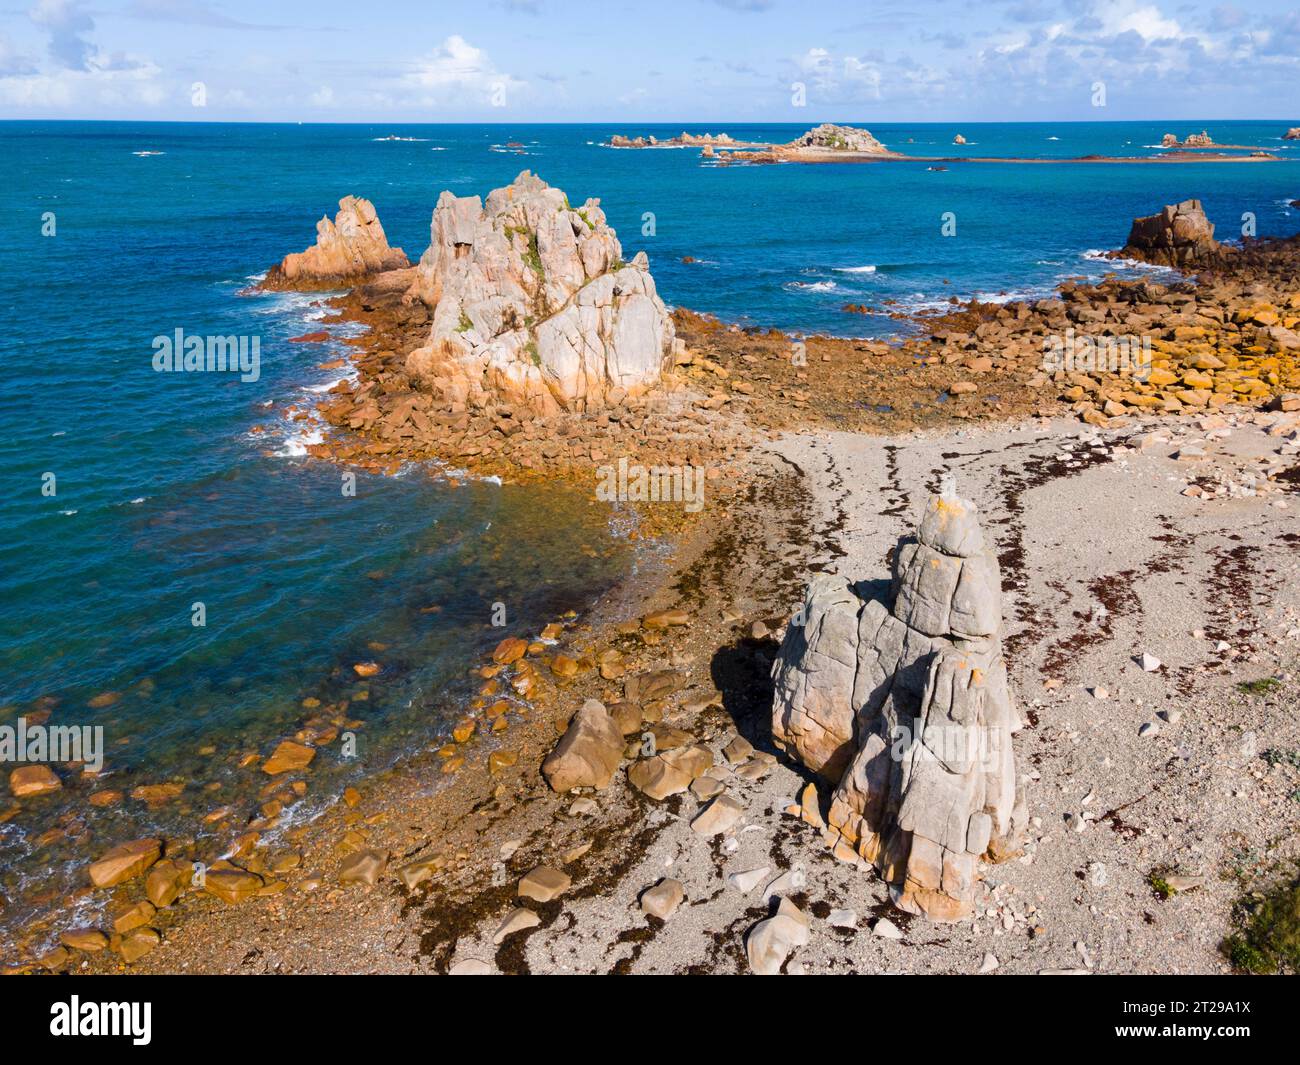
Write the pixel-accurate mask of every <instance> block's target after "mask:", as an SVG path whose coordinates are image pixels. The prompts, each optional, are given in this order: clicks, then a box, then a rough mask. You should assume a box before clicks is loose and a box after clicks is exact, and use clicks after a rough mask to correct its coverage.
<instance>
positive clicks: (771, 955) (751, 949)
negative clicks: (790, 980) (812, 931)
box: [745, 899, 808, 976]
mask: <svg viewBox="0 0 1300 1065" xmlns="http://www.w3.org/2000/svg"><path fill="white" fill-rule="evenodd" d="M807 942H808V918H807V917H806V916H805V915H804V913H803V911H802V910H800V909H799V907H798V906H796V905H795V904H794V903H793V902H791V901H790V900H789V899H782V900H781V903H780V905H779V906H778V907H777V911H776V914H775V915H774V916H772V917H769V918H767V919H766V920H764V921H759V922H758V924H756V925H754V927H753V928H751V929H750V930H749V935H748V936H746V937H745V954H746V956H747V957H748V959H749V967H750V969H752V970H753V971H754V972H755V973H756V974H758V975H759V976H776V975H777V974H779V973H780V972H781V966H783V965H784V964H785V962H786V959H787V958H789V956H790V954H791V952H792V951H794V950H796V949H797V948H799V947H802V946H804V945H805V944H807Z"/></svg>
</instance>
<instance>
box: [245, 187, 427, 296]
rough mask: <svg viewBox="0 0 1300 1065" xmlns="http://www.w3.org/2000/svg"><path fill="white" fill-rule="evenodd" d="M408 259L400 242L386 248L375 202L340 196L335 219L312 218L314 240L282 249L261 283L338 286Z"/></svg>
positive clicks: (285, 286) (404, 264) (394, 267)
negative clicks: (304, 247) (303, 246)
mask: <svg viewBox="0 0 1300 1065" xmlns="http://www.w3.org/2000/svg"><path fill="white" fill-rule="evenodd" d="M410 265H411V261H410V260H409V259H408V258H407V257H406V253H405V252H403V251H402V249H401V248H390V247H389V246H388V238H387V237H386V236H385V235H384V227H383V226H382V225H380V224H379V215H378V214H376V213H375V205H374V204H373V203H371V202H370V201H369V200H362V199H358V198H357V197H355V196H344V197H343V199H341V200H339V213H338V214H337V215H335V216H334V221H333V222H331V221H330V220H329V218H322V219H321V220H320V221H319V222H317V223H316V243H315V244H313V245H312V246H311V247H310V248H308V249H307V250H306V251H302V252H293V253H292V254H290V255H286V256H285V257H284V259H283V261H282V262H280V263H279V264H278V265H276V266H273V267H271V269H270V270H268V271H267V274H266V279H265V280H264V281H263V282H262V287H263V288H271V289H320V288H339V287H344V286H350V285H354V284H357V283H359V282H362V281H366V280H368V279H369V278H371V277H372V276H373V275H375V274H379V273H383V272H384V271H387V270H401V269H404V268H406V267H408V266H410Z"/></svg>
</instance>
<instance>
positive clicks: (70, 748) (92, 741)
mask: <svg viewBox="0 0 1300 1065" xmlns="http://www.w3.org/2000/svg"><path fill="white" fill-rule="evenodd" d="M9 762H83V763H85V765H86V768H88V769H89V770H90V771H91V772H92V773H98V772H99V771H100V770H101V769H103V768H104V726H103V725H93V726H92V725H29V724H27V718H25V717H20V718H19V719H18V724H17V725H0V763H9Z"/></svg>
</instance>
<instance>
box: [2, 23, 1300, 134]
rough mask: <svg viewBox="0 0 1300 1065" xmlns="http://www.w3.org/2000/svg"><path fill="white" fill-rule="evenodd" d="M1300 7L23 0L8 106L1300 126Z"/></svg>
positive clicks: (418, 117) (71, 114)
mask: <svg viewBox="0 0 1300 1065" xmlns="http://www.w3.org/2000/svg"><path fill="white" fill-rule="evenodd" d="M5 2H6V0H0V3H5ZM8 2H9V3H13V0H8ZM1298 5H1300V0H1296V2H1291V3H1288V2H1283V0H1234V2H1232V3H1217V4H1216V3H1204V4H1202V3H1185V2H1175V0H910V2H904V0H886V2H874V0H855V2H831V0H654V2H652V3H648V2H646V0H603V2H587V0H475V2H471V3H439V2H437V0H425V2H423V3H417V2H410V0H373V2H372V3H370V4H368V5H359V4H357V3H356V2H355V0H346V2H343V0H311V2H301V0H29V2H28V3H27V4H23V0H18V6H11V7H5V8H4V9H3V10H0V119H32V118H37V119H40V118H60V119H133V120H160V121H175V120H180V121H249V122H285V121H288V122H300V121H301V122H376V121H379V122H394V123H399V122H505V123H511V122H514V123H518V122H622V123H634V122H638V121H639V122H644V123H654V122H667V123H676V122H681V123H707V122H711V121H731V122H746V121H751V122H805V121H806V122H807V123H808V124H809V125H813V124H816V123H818V122H823V121H839V122H855V123H859V124H864V125H865V124H869V123H870V122H871V121H873V120H874V121H879V122H895V121H898V122H905V121H954V120H961V121H968V122H978V121H1077V120H1123V119H1148V120H1155V119H1204V120H1211V119H1214V120H1222V119H1233V118H1242V119H1245V118H1261V119H1277V120H1280V121H1285V122H1288V123H1289V124H1291V125H1300V6H1298Z"/></svg>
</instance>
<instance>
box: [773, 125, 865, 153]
mask: <svg viewBox="0 0 1300 1065" xmlns="http://www.w3.org/2000/svg"><path fill="white" fill-rule="evenodd" d="M786 147H789V148H830V149H832V150H834V151H840V152H875V153H879V154H886V153H888V152H889V149H888V148H886V147H885V146H884V145H883V144H881V143H880V141H878V140H876V138H875V137H873V136H872V135H871V132H870V130H865V129H858V128H857V127H856V126H837V125H835V124H834V123H831V122H823V123H822V124H821V125H820V126H816V127H815V128H813V129H810V130H809V131H808V132H807V133H805V134H803V135H802V136H799V137H796V138H795V139H794V140H792V141H791V142H790V143H789V144H788V145H786Z"/></svg>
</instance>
